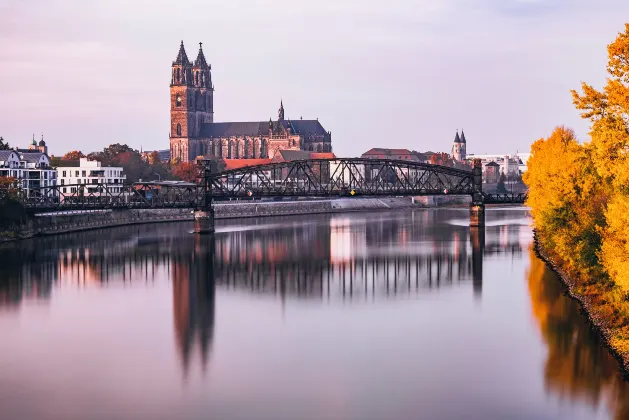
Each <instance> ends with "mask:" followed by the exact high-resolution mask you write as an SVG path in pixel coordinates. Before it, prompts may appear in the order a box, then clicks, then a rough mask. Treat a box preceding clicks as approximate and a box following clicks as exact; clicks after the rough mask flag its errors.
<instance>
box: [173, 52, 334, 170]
mask: <svg viewBox="0 0 629 420" xmlns="http://www.w3.org/2000/svg"><path fill="white" fill-rule="evenodd" d="M331 138H332V134H331V132H329V131H326V130H325V129H324V128H323V126H322V125H321V124H320V123H319V121H318V120H304V119H301V118H300V119H299V120H292V121H291V120H290V119H285V118H284V104H283V103H281V102H280V109H279V110H278V116H277V120H276V121H273V120H272V119H271V118H269V121H262V122H260V121H255V122H219V123H215V122H214V85H213V84H212V74H211V66H210V65H208V64H207V62H206V59H205V56H204V54H203V49H202V48H199V53H198V55H197V59H196V60H195V61H194V62H191V61H189V60H188V56H187V54H186V51H185V48H184V45H183V42H182V43H181V46H180V48H179V54H178V55H177V58H176V60H175V61H174V62H173V64H172V77H171V83H170V156H171V159H172V160H179V161H182V162H189V161H193V160H194V159H195V158H196V157H197V156H205V157H218V158H224V159H260V158H273V157H274V156H275V155H276V154H277V152H278V151H280V150H305V151H312V152H331V151H332V141H331Z"/></svg>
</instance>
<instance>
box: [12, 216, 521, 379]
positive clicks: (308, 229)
mask: <svg viewBox="0 0 629 420" xmlns="http://www.w3.org/2000/svg"><path fill="white" fill-rule="evenodd" d="M438 214H439V213H437V212H435V213H434V214H433V216H426V212H425V213H424V214H414V215H413V218H411V219H410V220H403V219H399V218H390V219H387V216H376V217H364V218H360V217H356V216H353V217H352V218H348V217H329V218H328V219H318V222H317V223H309V222H305V223H304V221H303V220H301V221H299V223H297V222H296V223H295V224H294V225H291V224H288V223H287V222H286V220H282V219H279V220H274V219H267V220H266V221H265V222H260V221H251V222H250V223H245V224H242V225H239V226H237V227H234V226H233V225H232V226H221V225H219V228H218V232H217V233H216V234H215V235H211V236H202V235H192V234H190V233H189V231H190V227H191V226H190V224H187V223H185V222H182V223H173V224H169V225H159V227H158V228H156V226H155V225H138V226H129V227H121V228H114V229H106V230H99V231H87V232H82V233H73V234H67V235H57V236H52V237H45V238H38V239H37V240H29V241H22V242H20V243H15V244H5V245H4V246H2V247H0V261H2V262H3V263H2V264H1V265H0V310H5V311H6V310H9V311H12V310H17V309H19V308H20V306H21V304H22V303H24V302H27V301H29V300H30V301H39V302H42V301H43V302H46V301H48V300H50V299H51V298H52V296H53V292H55V291H56V290H61V291H62V290H63V289H64V288H77V287H111V286H113V285H114V284H120V283H123V284H125V283H128V284H129V286H133V287H146V286H149V287H163V286H162V285H163V284H164V281H167V280H170V281H172V303H173V307H172V311H173V325H174V331H175V341H176V347H177V351H178V352H179V354H180V357H181V363H182V366H183V370H184V373H185V372H187V371H188V368H189V365H190V363H191V360H193V359H194V358H197V357H198V358H199V359H200V360H201V364H202V365H203V366H204V367H205V366H207V363H208V358H209V354H210V352H211V348H212V340H213V336H214V323H215V315H214V314H215V300H216V289H218V290H234V289H235V290H238V291H239V292H242V293H259V294H265V295H269V296H276V297H278V298H280V299H282V300H284V299H310V300H319V301H339V302H344V301H352V302H354V301H363V302H370V301H374V300H387V299H395V298H403V297H405V296H406V297H408V296H412V295H414V294H418V293H426V292H429V291H430V290H432V289H438V288H444V287H453V286H456V285H465V284H470V283H471V285H472V290H473V291H474V295H475V296H476V297H480V296H481V293H482V283H483V261H484V260H486V259H490V258H491V257H492V255H495V254H499V253H509V254H511V255H513V256H514V257H517V258H520V257H521V255H522V252H523V249H522V246H521V243H522V241H521V239H520V237H519V234H520V226H518V225H510V226H501V227H495V228H493V227H487V228H486V230H487V233H485V231H484V230H478V229H476V230H474V229H472V230H470V228H469V227H466V226H456V225H452V224H443V223H440V222H439V220H438V219H436V218H438V217H440V216H439V215H438ZM389 217H390V216H389ZM426 217H429V218H430V219H427V220H424V219H423V218H426ZM415 218H416V219H415ZM437 225H439V226H440V227H439V226H437ZM436 226H437V227H436ZM55 293H56V292H55ZM219 299H220V298H219Z"/></svg>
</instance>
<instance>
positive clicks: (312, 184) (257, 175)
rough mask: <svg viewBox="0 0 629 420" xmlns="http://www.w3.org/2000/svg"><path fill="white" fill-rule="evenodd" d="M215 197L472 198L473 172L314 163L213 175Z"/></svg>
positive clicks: (379, 162)
mask: <svg viewBox="0 0 629 420" xmlns="http://www.w3.org/2000/svg"><path fill="white" fill-rule="evenodd" d="M210 177H211V181H210V183H211V185H212V196H213V197H216V198H221V197H222V198H238V197H248V196H250V195H252V196H256V197H329V196H345V195H350V194H351V192H352V191H353V192H354V194H352V195H360V196H391V195H405V196H415V195H443V194H472V182H473V178H472V172H471V171H466V170H462V169H455V168H450V167H445V166H438V165H429V164H426V163H419V162H407V161H402V160H386V159H362V158H356V159H312V160H297V161H291V162H281V163H273V164H268V165H257V166H249V167H243V168H239V169H234V170H230V171H225V172H221V173H215V174H211V175H210Z"/></svg>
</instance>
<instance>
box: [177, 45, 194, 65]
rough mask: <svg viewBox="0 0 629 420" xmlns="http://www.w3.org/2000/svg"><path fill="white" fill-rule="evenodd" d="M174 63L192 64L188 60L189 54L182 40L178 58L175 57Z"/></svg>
mask: <svg viewBox="0 0 629 420" xmlns="http://www.w3.org/2000/svg"><path fill="white" fill-rule="evenodd" d="M173 64H181V65H186V64H190V61H189V60H188V54H186V49H185V48H184V46H183V41H181V45H180V46H179V54H177V58H176V59H175V61H174V62H173Z"/></svg>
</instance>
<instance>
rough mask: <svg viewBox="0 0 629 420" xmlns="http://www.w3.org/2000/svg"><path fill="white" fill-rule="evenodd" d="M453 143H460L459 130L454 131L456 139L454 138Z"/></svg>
mask: <svg viewBox="0 0 629 420" xmlns="http://www.w3.org/2000/svg"><path fill="white" fill-rule="evenodd" d="M454 142H455V143H461V138H460V137H459V130H458V129H457V130H456V137H454Z"/></svg>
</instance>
